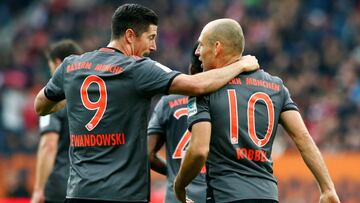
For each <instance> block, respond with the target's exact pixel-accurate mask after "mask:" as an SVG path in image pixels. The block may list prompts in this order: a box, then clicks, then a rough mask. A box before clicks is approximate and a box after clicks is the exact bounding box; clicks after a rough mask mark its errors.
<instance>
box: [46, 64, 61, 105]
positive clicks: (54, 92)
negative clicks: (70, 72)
mask: <svg viewBox="0 0 360 203" xmlns="http://www.w3.org/2000/svg"><path fill="white" fill-rule="evenodd" d="M63 70H64V63H62V64H61V65H60V67H59V68H57V69H56V71H55V73H54V76H53V77H52V78H51V79H50V80H49V82H48V83H47V84H46V86H45V90H44V93H45V96H46V97H47V98H48V99H49V100H51V101H61V100H63V99H65V93H64V88H63Z"/></svg>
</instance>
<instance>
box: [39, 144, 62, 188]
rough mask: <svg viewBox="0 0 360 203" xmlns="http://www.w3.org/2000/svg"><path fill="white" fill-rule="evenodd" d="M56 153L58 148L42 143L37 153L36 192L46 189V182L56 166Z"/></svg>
mask: <svg viewBox="0 0 360 203" xmlns="http://www.w3.org/2000/svg"><path fill="white" fill-rule="evenodd" d="M56 152H57V147H56V146H48V145H45V144H44V142H41V143H40V146H39V149H38V153H37V163H36V178H35V186H34V189H35V190H43V189H44V187H45V184H46V181H47V179H48V177H49V175H50V173H51V171H52V169H53V166H54V162H55V156H56Z"/></svg>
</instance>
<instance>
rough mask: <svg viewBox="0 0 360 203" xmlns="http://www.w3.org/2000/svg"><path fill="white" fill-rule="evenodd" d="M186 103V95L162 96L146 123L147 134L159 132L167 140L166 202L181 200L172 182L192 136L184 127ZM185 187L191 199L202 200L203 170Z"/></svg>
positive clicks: (204, 183)
mask: <svg viewBox="0 0 360 203" xmlns="http://www.w3.org/2000/svg"><path fill="white" fill-rule="evenodd" d="M187 104H188V97H187V96H184V95H169V96H163V97H162V98H161V99H160V101H159V102H158V103H157V105H156V107H155V110H154V113H153V114H152V116H151V120H150V122H149V126H148V134H149V135H151V134H158V135H160V136H163V137H162V139H163V140H165V142H166V143H165V146H166V166H167V169H166V170H167V190H166V197H165V202H166V203H168V202H180V201H178V200H177V199H176V197H175V193H174V189H173V183H174V179H175V176H176V175H177V173H178V172H179V169H180V165H181V160H182V158H183V156H184V155H185V152H186V149H187V146H188V144H189V142H190V139H191V133H190V132H189V131H188V130H187V127H188V126H187V114H188V111H187ZM204 169H205V168H204ZM186 189H187V196H188V197H189V198H190V199H191V200H193V201H195V202H205V198H206V182H205V170H202V171H201V173H200V174H199V175H198V176H197V177H196V178H195V179H194V180H193V181H192V182H191V184H190V185H188V187H187V188H186Z"/></svg>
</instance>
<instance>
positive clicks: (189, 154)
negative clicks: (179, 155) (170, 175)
mask: <svg viewBox="0 0 360 203" xmlns="http://www.w3.org/2000/svg"><path fill="white" fill-rule="evenodd" d="M206 159H207V156H204V155H201V154H199V153H196V149H194V148H193V147H191V146H190V147H189V149H188V150H187V151H186V154H185V159H184V162H183V163H182V166H181V168H180V171H179V174H178V178H177V180H178V182H177V184H178V185H179V186H181V187H186V186H187V185H188V184H189V183H190V182H191V181H192V180H193V179H194V178H195V177H196V176H197V175H198V174H199V173H200V171H201V168H202V167H203V166H204V164H205V161H206Z"/></svg>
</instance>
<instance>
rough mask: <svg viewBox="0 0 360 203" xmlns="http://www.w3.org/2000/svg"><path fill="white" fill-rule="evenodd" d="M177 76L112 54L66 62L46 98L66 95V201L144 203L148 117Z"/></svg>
mask: <svg viewBox="0 0 360 203" xmlns="http://www.w3.org/2000/svg"><path fill="white" fill-rule="evenodd" d="M177 74H178V73H175V72H172V71H171V70H170V69H168V68H166V67H164V66H161V65H158V63H157V62H155V61H152V60H150V59H146V58H143V59H140V58H133V57H127V56H125V55H123V54H122V53H120V52H118V51H114V50H113V49H110V48H103V49H100V50H96V51H93V52H88V53H85V54H83V55H81V56H73V57H69V58H66V59H65V60H64V63H63V64H62V65H61V67H59V70H58V71H57V72H56V73H55V75H54V77H53V78H52V79H51V80H50V81H49V83H48V85H47V86H46V88H47V94H48V96H49V95H50V97H51V95H52V94H53V95H55V96H52V97H53V98H55V99H56V97H60V98H59V99H61V95H62V94H65V95H64V97H65V98H66V99H67V108H68V116H69V129H70V163H71V167H70V177H69V182H68V189H67V197H68V198H80V199H95V200H111V201H124V202H147V201H148V200H149V194H150V191H149V180H150V177H149V162H148V157H147V137H146V128H147V113H148V110H149V106H150V99H151V96H153V95H155V94H157V93H162V94H165V93H167V90H168V87H169V86H170V84H171V81H172V79H173V78H174V77H175V76H176V75H177Z"/></svg>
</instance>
